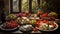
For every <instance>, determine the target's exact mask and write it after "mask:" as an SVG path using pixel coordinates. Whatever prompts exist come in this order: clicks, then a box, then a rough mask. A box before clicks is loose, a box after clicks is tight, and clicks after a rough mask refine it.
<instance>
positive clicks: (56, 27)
mask: <svg viewBox="0 0 60 34" xmlns="http://www.w3.org/2000/svg"><path fill="white" fill-rule="evenodd" d="M54 24H55V25H56V26H55V27H54V28H53V29H50V27H52V26H50V25H49V26H48V29H47V30H44V29H40V28H39V30H40V31H55V30H56V29H58V24H57V23H55V22H54Z"/></svg>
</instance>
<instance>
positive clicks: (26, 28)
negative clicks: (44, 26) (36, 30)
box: [19, 25, 33, 32]
mask: <svg viewBox="0 0 60 34" xmlns="http://www.w3.org/2000/svg"><path fill="white" fill-rule="evenodd" d="M19 30H20V31H22V32H29V31H32V30H33V26H32V25H22V26H20V28H19Z"/></svg>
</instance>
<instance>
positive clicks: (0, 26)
mask: <svg viewBox="0 0 60 34" xmlns="http://www.w3.org/2000/svg"><path fill="white" fill-rule="evenodd" d="M3 26H4V24H2V25H0V29H1V30H3V31H13V30H16V29H18V28H19V27H20V25H18V26H17V27H15V28H12V29H5V28H3Z"/></svg>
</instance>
